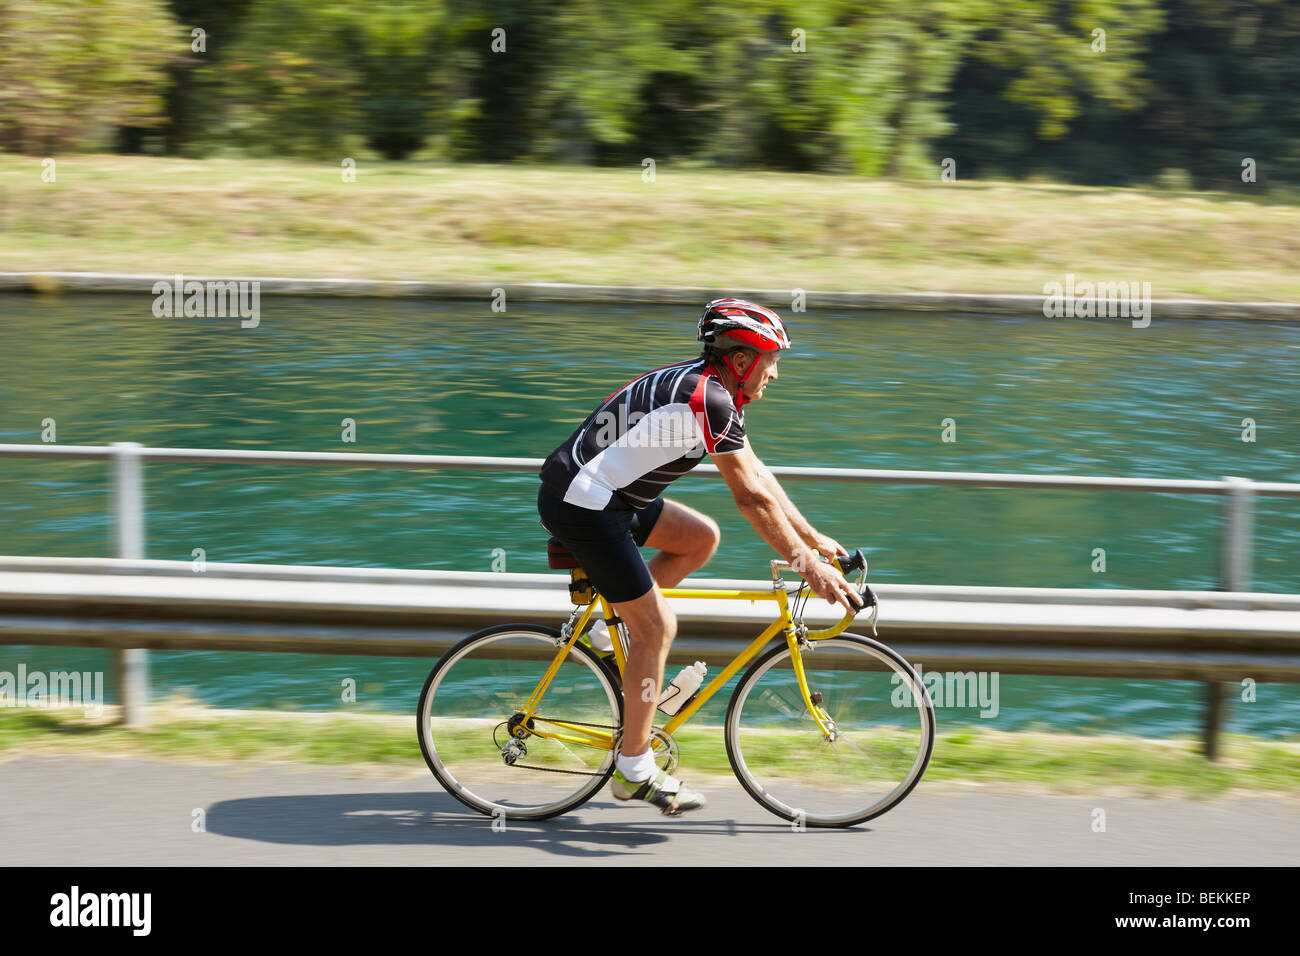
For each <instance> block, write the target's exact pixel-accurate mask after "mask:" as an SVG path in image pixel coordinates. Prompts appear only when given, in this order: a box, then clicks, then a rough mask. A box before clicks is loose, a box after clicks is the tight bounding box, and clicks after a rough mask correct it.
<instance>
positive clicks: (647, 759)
mask: <svg viewBox="0 0 1300 956" xmlns="http://www.w3.org/2000/svg"><path fill="white" fill-rule="evenodd" d="M617 764H618V772H619V773H621V774H622V775H623V779H624V780H626V781H627V782H628V783H643V782H644V781H646V780H649V779H650V778H651V777H653V776H654V774H655V771H656V770H658V769H659V768H658V767H657V766H656V765H655V752H654V748H653V747H651V748H650V749H649V750H647V751H646V752H645V753H643V754H638V755H637V756H635V757H627V756H624V755H623V751H621V750H620V751H619V752H618V759H617Z"/></svg>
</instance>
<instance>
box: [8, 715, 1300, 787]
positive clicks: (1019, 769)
mask: <svg viewBox="0 0 1300 956" xmlns="http://www.w3.org/2000/svg"><path fill="white" fill-rule="evenodd" d="M110 711H111V709H107V710H106V711H105V714H104V715H103V716H102V717H100V718H97V719H91V718H87V717H85V716H83V714H82V713H81V711H79V710H37V709H26V708H4V709H0V763H2V762H4V761H6V760H10V759H13V758H14V757H16V756H19V755H22V754H28V753H49V754H95V755H100V756H105V755H113V756H129V757H146V758H157V759H165V760H180V761H188V762H223V763H224V762H248V763H252V764H258V763H270V762H275V763H279V764H283V763H285V762H290V763H299V764H304V765H318V766H334V767H338V766H346V767H349V768H352V769H356V770H358V771H363V772H365V771H379V772H384V771H387V772H402V773H420V774H424V773H427V772H428V771H427V769H426V768H425V766H424V761H423V759H422V758H421V755H420V750H419V746H418V744H417V742H416V739H415V721H414V719H413V718H411V717H407V716H394V715H377V714H339V713H327V714H321V713H302V712H286V711H233V710H213V709H206V708H203V707H198V706H195V705H194V704H193V703H191V702H187V701H183V700H170V701H167V702H164V703H162V704H159V705H157V706H155V707H154V708H153V710H152V715H151V721H152V723H151V726H150V727H149V728H148V729H146V730H143V731H130V730H126V729H125V728H122V727H120V726H116V725H114V724H112V723H109V722H108V721H109V720H111V719H112V717H113V715H112V714H111V713H110ZM778 736H779V735H778ZM677 742H678V745H679V747H680V750H681V753H682V755H683V774H684V775H686V776H687V777H688V778H689V779H691V780H695V781H704V780H707V779H710V778H718V779H721V778H730V777H731V768H730V765H729V763H728V761H727V755H726V751H725V747H724V745H723V737H722V729H721V728H720V727H694V728H692V727H687V728H683V729H682V731H681V732H680V733H679V734H678V735H677ZM775 766H776V767H777V768H778V769H777V771H776V772H778V773H779V772H780V768H781V767H784V768H785V770H786V771H787V772H788V773H789V774H791V775H797V774H798V773H799V772H800V771H801V769H802V766H801V763H800V761H799V760H798V759H796V758H793V757H792V758H790V760H789V761H782V760H781V759H780V758H779V757H778V761H777V764H776V765H775ZM1297 780H1300V742H1297V741H1269V740H1261V739H1258V738H1252V737H1246V736H1240V735H1235V734H1227V735H1224V737H1223V738H1222V739H1221V756H1220V759H1219V760H1217V761H1215V762H1208V761H1206V760H1205V759H1204V758H1203V757H1201V756H1200V754H1199V743H1198V742H1197V741H1195V740H1191V739H1177V740H1150V739H1144V738H1137V737H1122V736H1075V735H1068V734H1053V733H1003V732H998V731H992V730H986V729H982V728H973V729H965V728H959V729H954V730H949V731H944V732H941V733H940V735H939V738H938V740H937V741H936V743H935V750H934V756H933V758H932V760H931V762H930V766H929V769H928V770H927V771H926V775H925V781H924V782H925V785H926V787H927V788H929V789H940V788H943V787H944V786H945V785H948V786H952V787H969V786H972V785H975V786H986V787H989V788H991V789H1014V790H1033V791H1045V792H1053V793H1089V794H1094V793H1097V792H1098V791H1103V790H1104V791H1108V792H1124V793H1134V794H1140V795H1148V796H1150V795H1155V796H1185V797H1194V798H1198V799H1209V798H1214V797H1224V796H1229V795H1232V796H1237V795H1247V794H1250V795H1272V796H1287V797H1289V798H1292V799H1294V798H1295V797H1296V796H1297V787H1296V781H1297Z"/></svg>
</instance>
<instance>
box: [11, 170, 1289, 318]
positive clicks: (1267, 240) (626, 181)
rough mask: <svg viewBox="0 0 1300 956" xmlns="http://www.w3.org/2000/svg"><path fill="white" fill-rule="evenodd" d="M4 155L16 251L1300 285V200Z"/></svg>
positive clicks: (470, 273) (117, 262) (43, 266)
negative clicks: (48, 174)
mask: <svg viewBox="0 0 1300 956" xmlns="http://www.w3.org/2000/svg"><path fill="white" fill-rule="evenodd" d="M41 170H42V167H41V162H40V160H39V159H38V158H35V157H19V156H8V155H7V156H0V271H96V272H163V273H168V272H186V273H191V274H207V275H212V274H224V275H234V274H242V275H262V276H272V275H274V276H302V277H354V278H376V279H425V280H466V281H490V282H497V281H500V282H508V281H511V280H514V281H524V280H532V281H557V282H578V283H598V284H606V283H607V284H615V285H658V286H703V287H709V288H717V287H746V286H747V287H757V288H806V289H825V290H848V291H948V292H1002V293H1041V292H1042V291H1043V285H1044V283H1045V282H1047V281H1050V280H1054V279H1055V280H1060V279H1061V278H1062V277H1063V276H1064V274H1065V273H1067V272H1072V273H1074V274H1075V275H1076V276H1077V277H1079V278H1080V279H1089V280H1100V281H1121V280H1129V281H1138V282H1142V281H1147V282H1150V283H1151V284H1152V295H1153V296H1154V297H1156V298H1169V297H1182V296H1191V297H1198V298H1199V297H1203V298H1215V299H1226V300H1238V301H1246V300H1252V301H1253V300H1269V299H1272V300H1284V301H1300V271H1297V270H1296V269H1295V263H1296V262H1297V261H1300V206H1297V205H1295V204H1288V203H1285V202H1281V201H1278V202H1276V203H1273V202H1270V201H1269V199H1268V197H1266V196H1265V195H1263V194H1262V193H1261V194H1259V195H1258V196H1254V195H1251V194H1245V195H1243V196H1235V195H1234V196H1230V195H1227V194H1222V193H1202V194H1186V195H1183V194H1175V193H1167V192H1159V191H1153V190H1138V189H1111V188H1096V189H1093V188H1082V187H1072V186H1057V185H1037V184H1015V183H998V182H978V181H972V182H961V181H958V182H953V183H942V182H939V181H937V177H936V181H935V182H930V183H902V182H892V181H884V180H866V179H859V178H855V177H847V176H845V177H832V176H814V175H797V174H780V173H748V172H734V171H705V170H678V169H675V168H673V167H672V166H671V165H662V166H660V167H659V169H658V171H657V176H656V181H655V182H653V183H647V182H643V181H642V179H641V170H640V168H639V167H637V168H632V169H592V168H557V167H533V166H448V165H430V164H401V163H371V162H366V161H362V162H360V163H359V164H358V167H357V172H356V181H355V182H351V183H345V182H343V181H342V177H341V175H340V173H341V168H340V167H339V166H337V165H336V166H331V165H329V164H324V163H322V164H309V163H302V162H289V161H268V160H231V159H225V160H179V159H160V158H156V157H123V156H68V157H63V158H58V159H57V165H56V180H55V182H53V183H44V182H42V181H41Z"/></svg>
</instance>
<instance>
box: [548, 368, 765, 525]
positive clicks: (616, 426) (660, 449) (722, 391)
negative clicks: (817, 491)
mask: <svg viewBox="0 0 1300 956" xmlns="http://www.w3.org/2000/svg"><path fill="white" fill-rule="evenodd" d="M744 446H745V416H744V413H743V412H742V411H741V410H739V409H737V408H736V405H735V402H734V401H732V398H731V395H729V394H728V393H727V389H726V386H725V385H724V384H723V383H722V379H721V377H720V375H719V373H718V370H717V369H716V368H714V367H713V365H711V364H710V363H709V362H707V361H706V360H704V359H702V358H697V359H691V360H689V361H685V362H678V363H677V364H676V365H666V366H664V367H663V368H658V369H654V370H653V371H650V372H646V373H645V374H644V375H641V376H639V377H638V378H635V379H633V380H632V381H630V382H628V383H627V384H626V385H624V386H623V387H622V388H621V389H619V390H618V391H616V392H614V393H613V394H612V395H610V396H609V398H607V399H605V401H604V402H603V403H602V404H601V405H600V407H599V408H597V409H596V410H595V411H594V412H592V413H591V414H590V415H588V416H587V419H586V420H585V421H584V422H583V423H582V424H581V425H579V426H578V428H577V429H576V430H575V431H574V433H573V434H572V435H570V436H569V437H568V439H566V440H565V442H564V444H562V445H560V447H559V448H557V449H555V451H553V452H551V454H550V455H549V456H548V457H547V459H546V461H545V463H544V464H543V465H542V472H541V477H542V484H543V485H544V486H545V487H546V488H547V489H548V490H550V491H551V492H552V493H553V494H555V495H556V496H557V497H559V498H561V499H562V500H564V501H566V502H568V503H570V504H574V505H578V506H579V507H583V508H589V509H591V510H593V511H606V510H621V509H628V508H637V509H639V508H645V507H647V506H648V505H649V504H650V503H651V502H653V501H654V500H655V499H656V498H657V497H658V496H659V494H660V492H661V491H663V489H664V488H665V487H667V485H668V484H669V483H670V482H672V481H674V480H676V479H677V478H680V477H681V476H682V475H684V474H686V473H687V472H688V471H690V470H691V469H692V468H694V467H695V466H696V465H697V464H699V462H700V459H701V458H702V457H703V456H704V454H705V453H706V452H707V453H708V454H710V455H727V454H734V453H735V452H738V451H740V450H741V449H742V448H744Z"/></svg>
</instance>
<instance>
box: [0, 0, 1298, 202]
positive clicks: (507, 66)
mask: <svg viewBox="0 0 1300 956" xmlns="http://www.w3.org/2000/svg"><path fill="white" fill-rule="evenodd" d="M0 24H2V26H0V79H2V80H3V83H0V107H3V110H2V111H0V135H3V137H4V138H3V140H2V141H0V145H3V146H4V147H5V148H10V149H14V150H17V151H23V152H40V151H42V150H45V151H48V150H50V149H52V148H53V146H52V145H50V144H56V145H57V146H59V148H62V149H76V148H90V147H91V146H92V145H93V136H92V131H93V127H94V124H95V123H96V122H98V123H100V124H104V123H108V124H116V125H119V126H125V127H135V128H137V130H144V129H146V128H149V127H155V126H159V125H160V124H161V126H160V128H161V132H160V134H158V135H157V136H156V137H155V140H156V141H155V142H154V149H155V151H166V152H171V153H186V154H192V155H194V154H197V155H202V154H205V153H212V152H234V153H252V154H261V155H281V154H303V155H331V156H339V155H344V154H346V152H345V151H350V150H354V149H357V148H361V149H368V150H370V151H372V152H373V153H377V154H379V155H382V156H384V157H387V158H403V157H407V156H412V155H432V156H439V157H443V158H449V159H469V160H489V161H500V160H520V159H536V160H545V161H558V162H567V163H582V164H635V163H639V162H640V161H641V159H643V158H645V157H651V158H654V159H655V160H656V161H672V162H683V161H685V162H694V163H708V164H713V165H719V166H733V167H760V168H775V169H788V170H809V171H826V172H834V171H849V172H856V173H862V174H868V175H892V176H908V175H924V176H927V177H934V176H937V175H938V163H939V161H940V159H941V158H943V157H949V156H950V157H953V158H955V159H956V161H957V169H958V171H959V173H960V175H961V176H962V177H963V178H966V177H970V176H1011V177H1022V176H1036V175H1048V176H1054V177H1057V178H1064V179H1071V180H1076V181H1083V182H1108V183H1133V182H1153V181H1161V182H1167V181H1168V176H1167V175H1166V176H1163V177H1162V175H1161V174H1162V171H1164V170H1171V169H1177V170H1185V171H1186V175H1187V176H1188V177H1190V180H1191V182H1192V184H1193V185H1198V186H1202V185H1215V186H1219V187H1222V186H1228V185H1233V184H1239V183H1240V171H1241V161H1242V159H1243V158H1245V157H1247V156H1250V157H1252V158H1254V159H1255V160H1256V162H1257V164H1258V168H1259V177H1260V181H1261V182H1267V181H1270V180H1271V181H1273V182H1282V181H1285V180H1286V179H1288V178H1291V179H1294V177H1295V176H1296V175H1297V174H1298V173H1300V101H1297V98H1296V97H1295V96H1294V92H1293V91H1294V89H1295V88H1296V85H1297V82H1298V81H1300V56H1298V55H1297V52H1296V51H1297V48H1300V4H1296V3H1294V2H1288V0H1250V2H1247V0H661V2H659V3H656V4H639V3H627V2H625V0H458V2H456V3H451V2H446V0H389V2H380V3H369V4H355V3H350V2H345V0H48V2H37V0H0ZM194 27H199V28H202V29H203V30H205V31H206V34H207V45H206V49H203V50H198V51H191V50H190V49H189V31H190V30H191V29H193V28H194ZM141 142H142V138H141V137H139V136H137V137H134V138H133V139H130V140H129V141H128V140H126V139H124V140H123V144H122V145H123V146H124V147H125V148H130V144H131V143H134V144H135V145H136V146H139V144H140V143H141Z"/></svg>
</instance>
